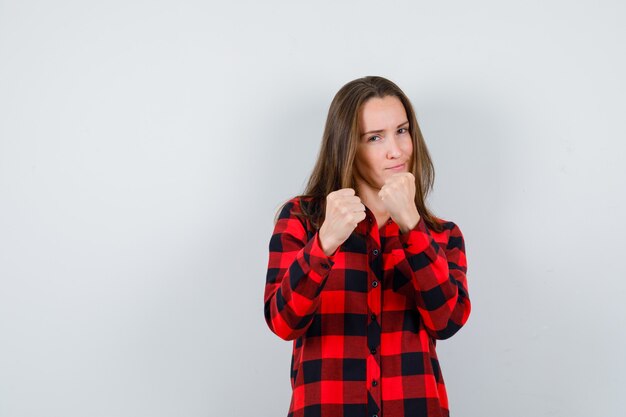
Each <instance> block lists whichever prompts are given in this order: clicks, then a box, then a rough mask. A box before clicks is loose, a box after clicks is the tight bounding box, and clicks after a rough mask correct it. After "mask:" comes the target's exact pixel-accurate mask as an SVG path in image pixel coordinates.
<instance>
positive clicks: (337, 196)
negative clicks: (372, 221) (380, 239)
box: [319, 188, 365, 256]
mask: <svg viewBox="0 0 626 417" xmlns="http://www.w3.org/2000/svg"><path fill="white" fill-rule="evenodd" d="M364 218H365V206H364V205H363V203H361V199H360V198H359V197H358V196H356V195H355V191H354V190H353V189H352V188H342V189H340V190H337V191H333V192H332V193H330V194H328V195H327V196H326V217H325V218H324V223H322V227H320V231H319V239H320V243H321V245H322V250H323V251H324V253H325V254H326V255H327V256H330V255H332V254H333V253H335V251H336V250H337V248H338V247H339V246H340V245H341V244H342V243H343V242H345V241H346V239H348V237H350V235H351V234H352V232H353V231H354V229H355V228H356V227H357V225H358V224H359V222H360V221H361V220H363V219H364Z"/></svg>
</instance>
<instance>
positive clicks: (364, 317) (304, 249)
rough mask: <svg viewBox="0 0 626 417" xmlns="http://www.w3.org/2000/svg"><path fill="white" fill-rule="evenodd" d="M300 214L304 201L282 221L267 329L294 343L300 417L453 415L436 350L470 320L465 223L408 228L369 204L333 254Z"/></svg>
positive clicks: (294, 203) (269, 284) (295, 405)
mask: <svg viewBox="0 0 626 417" xmlns="http://www.w3.org/2000/svg"><path fill="white" fill-rule="evenodd" d="M298 212H300V200H299V199H298V198H293V199H291V200H290V201H289V202H288V203H287V204H286V205H285V206H284V208H283V209H282V211H281V213H280V214H279V218H278V221H277V222H276V225H275V227H274V232H273V234H272V237H271V239H270V243H269V252H270V253H269V263H268V269H267V279H266V286H265V319H266V321H267V324H268V326H269V327H270V329H271V330H272V331H273V332H274V333H276V334H277V335H278V336H280V337H281V338H283V339H285V340H293V341H294V342H293V355H292V360H291V385H292V388H293V393H292V397H291V405H290V407H289V416H290V417H342V416H343V417H353V416H354V417H357V416H358V417H400V416H428V417H439V416H449V411H448V398H447V394H446V389H445V385H444V381H443V377H442V374H441V368H440V366H439V361H438V359H437V354H436V352H435V345H436V340H437V339H446V338H448V337H450V336H452V335H453V334H455V333H456V332H457V331H458V330H459V329H460V328H461V327H462V326H463V325H464V324H465V322H466V321H467V319H468V317H469V314H470V301H469V298H468V291H467V280H466V272H467V261H466V258H465V245H464V241H463V235H462V234H461V230H460V229H459V227H458V226H457V225H456V224H454V223H452V222H446V221H443V220H442V224H443V227H444V230H443V231H442V232H441V233H435V232H434V231H433V230H429V229H428V228H427V226H426V224H425V222H424V220H423V219H420V220H419V222H418V223H417V225H416V226H415V228H413V229H412V230H410V231H408V232H406V233H400V230H399V227H398V225H397V224H396V223H395V222H393V221H392V220H388V221H387V222H386V224H383V225H382V226H379V225H377V223H376V219H375V217H374V215H373V213H372V212H371V211H370V210H369V209H368V208H367V207H366V218H365V219H364V220H363V221H361V222H360V223H359V224H358V226H357V228H356V229H355V230H354V232H353V233H352V234H351V235H350V237H349V238H348V239H347V240H346V241H345V242H344V243H343V244H342V245H341V246H340V247H339V248H338V249H337V251H336V252H335V253H334V254H333V255H332V256H326V254H324V252H323V251H322V248H321V246H320V242H319V235H318V231H317V230H316V229H315V228H314V227H313V226H312V225H311V223H310V222H309V221H308V220H305V219H303V218H301V217H297V216H296V215H295V214H296V213H298Z"/></svg>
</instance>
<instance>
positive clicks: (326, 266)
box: [322, 264, 330, 269]
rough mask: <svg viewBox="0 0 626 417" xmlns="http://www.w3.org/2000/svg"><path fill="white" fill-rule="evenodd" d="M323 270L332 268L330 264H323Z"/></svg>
mask: <svg viewBox="0 0 626 417" xmlns="http://www.w3.org/2000/svg"><path fill="white" fill-rule="evenodd" d="M322 268H324V269H328V268H330V266H328V264H322Z"/></svg>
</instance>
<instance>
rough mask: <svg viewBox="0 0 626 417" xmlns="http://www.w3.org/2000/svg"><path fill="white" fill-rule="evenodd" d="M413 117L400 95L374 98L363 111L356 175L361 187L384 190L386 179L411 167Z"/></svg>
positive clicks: (358, 184)
mask: <svg viewBox="0 0 626 417" xmlns="http://www.w3.org/2000/svg"><path fill="white" fill-rule="evenodd" d="M412 155H413V141H412V139H411V133H410V132H409V119H408V118H407V116H406V111H405V110H404V106H403V105H402V102H401V101H400V99H399V98H398V97H395V96H387V97H384V98H379V97H373V98H371V99H369V100H367V101H366V102H365V104H363V105H362V106H361V109H360V110H359V143H358V146H357V151H356V159H355V162H354V177H355V182H356V185H357V187H358V188H359V189H361V190H363V187H367V188H373V189H376V190H378V189H380V188H381V187H382V186H383V185H384V184H385V180H386V179H387V178H389V177H390V176H392V175H393V174H395V173H397V172H408V171H409V169H410V168H411V161H412Z"/></svg>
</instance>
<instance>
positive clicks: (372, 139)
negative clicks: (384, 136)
mask: <svg viewBox="0 0 626 417" xmlns="http://www.w3.org/2000/svg"><path fill="white" fill-rule="evenodd" d="M380 138H381V137H380V136H378V135H374V136H370V138H369V139H368V141H370V142H375V141H377V140H379V139H380Z"/></svg>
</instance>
